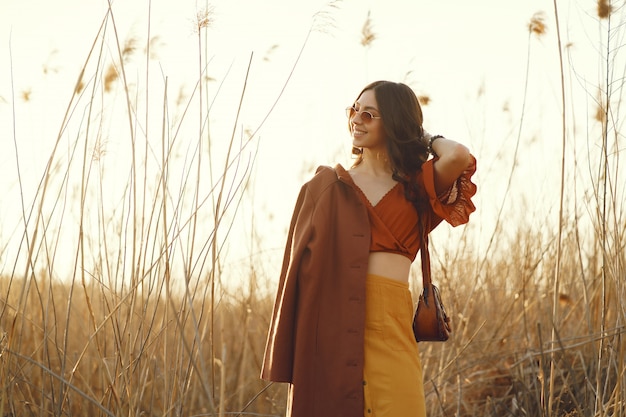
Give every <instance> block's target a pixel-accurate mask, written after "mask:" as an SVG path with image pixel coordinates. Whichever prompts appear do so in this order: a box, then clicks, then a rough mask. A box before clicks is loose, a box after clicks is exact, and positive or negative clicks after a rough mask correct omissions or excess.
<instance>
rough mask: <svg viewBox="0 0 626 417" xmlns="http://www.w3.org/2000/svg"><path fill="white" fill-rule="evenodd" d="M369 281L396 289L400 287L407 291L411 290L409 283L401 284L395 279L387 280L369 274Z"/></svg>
mask: <svg viewBox="0 0 626 417" xmlns="http://www.w3.org/2000/svg"><path fill="white" fill-rule="evenodd" d="M367 280H368V281H370V282H373V283H376V284H382V285H393V286H395V287H400V288H405V289H408V288H409V283H408V282H400V281H398V280H395V279H393V278H387V277H384V276H382V275H376V274H367Z"/></svg>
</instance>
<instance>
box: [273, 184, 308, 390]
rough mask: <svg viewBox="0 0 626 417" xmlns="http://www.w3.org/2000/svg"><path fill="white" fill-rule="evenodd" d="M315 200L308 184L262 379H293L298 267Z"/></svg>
mask: <svg viewBox="0 0 626 417" xmlns="http://www.w3.org/2000/svg"><path fill="white" fill-rule="evenodd" d="M314 208H315V203H314V201H313V198H312V197H311V195H310V192H309V190H308V188H307V185H306V184H305V185H304V186H302V188H301V190H300V194H299V195H298V200H297V202H296V206H295V209H294V212H293V216H292V219H291V224H290V226H289V233H288V237H287V243H286V245H285V254H284V257H283V265H282V269H281V273H280V280H279V282H278V290H277V292H276V300H275V302H274V311H273V314H272V318H271V321H270V328H269V331H268V337H267V344H266V346H265V357H264V360H263V368H262V370H261V378H262V379H266V380H270V381H275V382H291V379H292V371H293V354H294V336H295V320H296V310H297V308H298V305H297V301H298V300H297V288H298V269H299V265H300V260H301V259H302V255H303V253H304V251H305V250H306V247H307V243H308V242H309V240H310V236H311V233H312V224H311V223H312V222H311V219H312V215H313V211H314Z"/></svg>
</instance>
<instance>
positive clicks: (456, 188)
mask: <svg viewBox="0 0 626 417" xmlns="http://www.w3.org/2000/svg"><path fill="white" fill-rule="evenodd" d="M470 157H471V164H470V165H469V166H468V167H467V169H466V170H465V171H463V173H462V174H461V176H459V178H457V180H456V181H455V182H454V184H452V186H451V187H450V188H448V189H447V190H446V191H444V192H443V193H441V194H439V195H436V192H435V181H434V166H433V162H434V161H433V160H432V159H431V160H429V161H427V162H425V163H424V164H423V165H422V173H423V175H424V186H425V189H426V193H427V194H428V197H429V199H430V205H431V207H432V209H433V211H434V213H435V214H436V215H438V216H439V217H441V218H442V219H444V220H446V221H447V222H448V223H450V225H452V226H459V225H461V224H465V223H467V222H468V221H469V216H470V214H472V213H473V212H474V211H476V207H475V206H474V203H473V202H472V197H473V196H474V195H476V190H477V187H476V184H474V183H473V182H472V180H471V178H472V176H473V175H474V173H475V172H476V158H475V157H474V156H473V155H470Z"/></svg>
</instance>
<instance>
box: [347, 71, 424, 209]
mask: <svg viewBox="0 0 626 417" xmlns="http://www.w3.org/2000/svg"><path fill="white" fill-rule="evenodd" d="M368 90H372V91H373V92H374V96H375V97H376V102H377V103H378V111H379V113H380V116H381V120H382V122H383V129H384V131H385V136H386V147H387V155H388V158H389V163H390V165H391V170H392V176H393V179H394V180H396V181H399V182H401V183H402V184H403V185H404V190H405V195H406V198H407V199H408V200H409V201H411V202H413V203H414V204H416V205H417V203H418V202H419V200H421V198H420V197H422V196H420V195H418V192H417V187H416V184H415V178H416V176H417V174H418V173H419V171H420V170H421V168H422V164H423V163H424V162H426V160H427V159H428V144H427V143H426V141H425V139H424V129H423V128H422V122H423V116H422V108H421V106H420V104H419V101H418V99H417V96H416V95H415V93H414V92H413V90H412V89H411V88H410V87H409V86H407V85H406V84H402V83H396V82H392V81H375V82H373V83H371V84H369V85H367V86H365V88H363V90H361V92H360V93H359V95H358V97H357V98H356V100H358V99H359V98H360V97H361V95H362V94H363V93H364V92H365V91H368ZM356 100H355V102H356ZM348 127H349V128H350V127H351V126H350V122H348ZM352 153H353V154H354V155H356V160H355V161H354V164H353V166H357V165H359V164H360V163H361V162H362V161H363V150H362V149H361V148H356V147H353V148H352Z"/></svg>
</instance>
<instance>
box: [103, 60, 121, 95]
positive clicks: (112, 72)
mask: <svg viewBox="0 0 626 417" xmlns="http://www.w3.org/2000/svg"><path fill="white" fill-rule="evenodd" d="M118 75H119V74H118V72H117V69H116V68H115V65H113V64H111V65H109V68H107V71H106V73H105V74H104V91H107V92H108V91H111V88H112V86H113V83H114V82H115V80H117V77H118Z"/></svg>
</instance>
